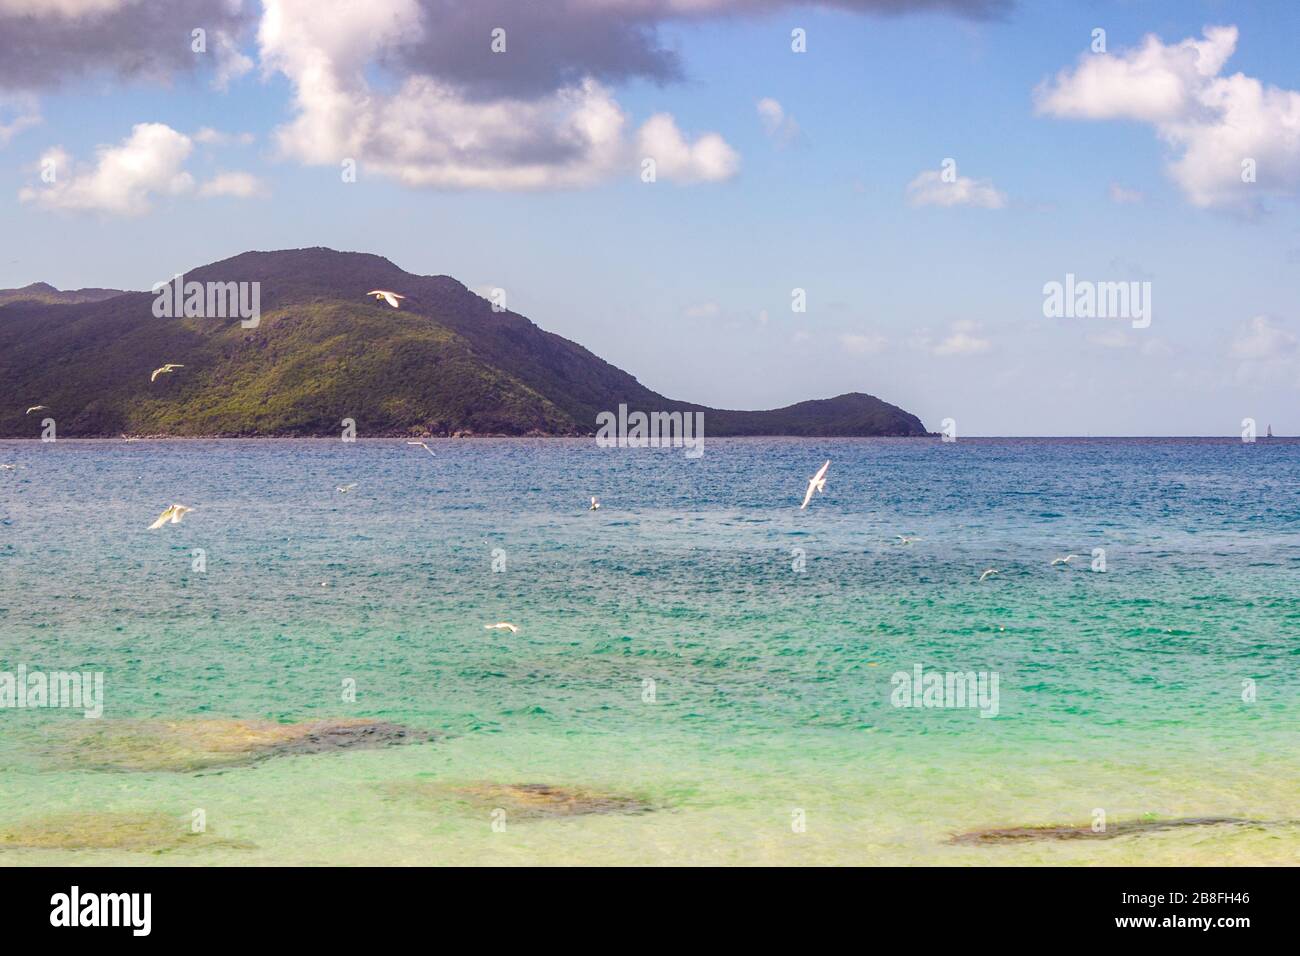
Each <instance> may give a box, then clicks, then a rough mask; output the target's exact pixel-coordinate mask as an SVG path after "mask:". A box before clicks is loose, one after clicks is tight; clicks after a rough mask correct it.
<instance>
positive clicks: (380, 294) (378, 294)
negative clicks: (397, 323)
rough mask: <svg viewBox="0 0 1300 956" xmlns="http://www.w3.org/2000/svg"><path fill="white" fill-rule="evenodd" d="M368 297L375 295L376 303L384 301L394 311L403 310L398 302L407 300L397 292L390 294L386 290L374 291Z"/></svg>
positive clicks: (368, 293)
mask: <svg viewBox="0 0 1300 956" xmlns="http://www.w3.org/2000/svg"><path fill="white" fill-rule="evenodd" d="M366 295H373V296H374V297H375V301H376V302H378V301H379V300H380V299H383V300H384V301H385V302H387V303H388V304H389V305H391V306H392V307H393V308H394V309H397V308H401V306H399V305H398V304H397V302H398V300H399V299H405V298H406V296H404V295H398V294H397V293H396V292H389V291H388V290H386V289H373V290H372V291H370V292H367V293H366Z"/></svg>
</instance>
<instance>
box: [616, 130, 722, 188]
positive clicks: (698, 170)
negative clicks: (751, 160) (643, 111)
mask: <svg viewBox="0 0 1300 956" xmlns="http://www.w3.org/2000/svg"><path fill="white" fill-rule="evenodd" d="M637 150H638V152H639V153H640V155H641V156H642V157H643V158H644V157H650V158H652V159H654V161H655V167H656V170H657V173H658V175H660V176H667V177H668V178H669V179H673V180H677V181H678V182H683V183H694V182H718V181H720V180H723V179H730V178H731V177H732V176H734V175H735V174H736V170H737V168H738V167H739V166H740V157H739V156H738V155H736V151H735V150H733V149H732V148H731V147H730V146H728V145H727V143H726V141H725V140H724V139H723V138H722V137H721V136H719V135H718V134H717V133H706V134H704V135H703V136H701V137H699V138H698V139H696V140H695V142H694V143H690V142H687V140H686V137H685V136H683V135H682V132H681V130H679V129H678V128H677V124H676V123H675V122H674V121H673V118H672V117H671V116H669V115H668V114H667V113H656V114H655V115H654V116H652V117H650V118H649V119H648V120H646V122H645V125H644V126H642V127H641V131H640V132H639V133H638V134H637Z"/></svg>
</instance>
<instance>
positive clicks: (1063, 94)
mask: <svg viewBox="0 0 1300 956" xmlns="http://www.w3.org/2000/svg"><path fill="white" fill-rule="evenodd" d="M1203 35H1204V39H1202V40H1195V39H1186V40H1183V41H1182V42H1180V43H1176V44H1165V43H1162V42H1161V41H1160V39H1159V38H1158V37H1156V36H1154V35H1151V36H1147V37H1146V38H1145V39H1144V40H1143V42H1142V45H1141V46H1140V47H1139V48H1137V49H1134V50H1129V51H1126V52H1124V53H1121V54H1116V55H1110V54H1094V53H1085V54H1083V55H1082V56H1081V57H1080V59H1079V62H1078V64H1077V66H1076V67H1075V68H1074V69H1073V70H1068V69H1067V70H1062V71H1061V72H1060V73H1058V74H1057V75H1056V77H1055V79H1053V80H1051V81H1045V82H1043V83H1042V84H1040V85H1039V87H1038V88H1037V89H1036V90H1035V94H1034V95H1035V101H1036V106H1037V109H1038V111H1039V112H1040V113H1044V114H1047V115H1050V116H1057V117H1063V118H1072V119H1087V120H1114V119H1119V120H1124V119H1127V120H1137V121H1139V122H1144V123H1149V124H1150V125H1151V126H1153V127H1154V128H1155V130H1156V133H1157V135H1159V137H1160V138H1161V139H1162V140H1163V141H1164V142H1165V143H1167V144H1168V145H1169V146H1170V148H1171V149H1172V150H1173V151H1174V154H1175V155H1174V158H1172V159H1171V161H1170V163H1169V173H1170V175H1171V176H1172V178H1173V179H1174V181H1175V182H1176V183H1177V184H1178V185H1179V186H1180V187H1181V188H1182V190H1183V192H1184V194H1185V195H1186V196H1187V198H1188V199H1189V200H1190V201H1191V202H1192V203H1193V204H1194V205H1196V206H1202V207H1209V206H1246V205H1250V204H1254V203H1256V202H1257V200H1258V198H1259V197H1260V195H1261V194H1266V193H1267V194H1273V195H1294V194H1295V193H1296V191H1297V189H1300V92H1298V91H1295V90H1284V89H1281V88H1279V87H1276V86H1265V85H1264V84H1262V83H1261V82H1260V81H1259V80H1257V79H1254V78H1253V77H1249V76H1246V75H1245V74H1243V73H1234V74H1232V75H1231V76H1220V75H1219V74H1220V71H1222V69H1223V67H1224V65H1225V64H1226V63H1227V60H1228V58H1229V57H1231V56H1232V53H1233V51H1234V50H1235V49H1236V46H1237V28H1236V27H1233V26H1228V27H1221V26H1220V27H1206V28H1205V29H1204V31H1203ZM1247 160H1250V161H1253V163H1254V166H1255V175H1256V178H1257V181H1256V182H1244V181H1243V163H1244V162H1246V161H1247Z"/></svg>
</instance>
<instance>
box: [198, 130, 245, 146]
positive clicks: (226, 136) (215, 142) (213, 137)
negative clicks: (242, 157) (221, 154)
mask: <svg viewBox="0 0 1300 956" xmlns="http://www.w3.org/2000/svg"><path fill="white" fill-rule="evenodd" d="M192 138H193V140H194V142H196V143H202V144H204V145H205V146H248V145H250V144H251V143H252V142H253V141H254V140H255V139H256V138H257V137H255V136H254V135H253V134H252V133H223V132H221V130H216V129H213V128H212V127H211V126H204V127H202V128H201V129H199V131H198V132H196V133H195V134H194V136H193V137H192Z"/></svg>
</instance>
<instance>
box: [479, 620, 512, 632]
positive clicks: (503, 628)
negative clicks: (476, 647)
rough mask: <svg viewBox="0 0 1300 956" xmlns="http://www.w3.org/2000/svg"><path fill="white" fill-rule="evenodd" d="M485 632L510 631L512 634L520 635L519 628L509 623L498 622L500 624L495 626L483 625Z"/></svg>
mask: <svg viewBox="0 0 1300 956" xmlns="http://www.w3.org/2000/svg"><path fill="white" fill-rule="evenodd" d="M483 630H485V631H509V632H510V633H511V634H518V633H519V628H518V627H516V626H515V625H513V624H510V623H508V622H506V621H498V622H497V623H495V624H484V625H483Z"/></svg>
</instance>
